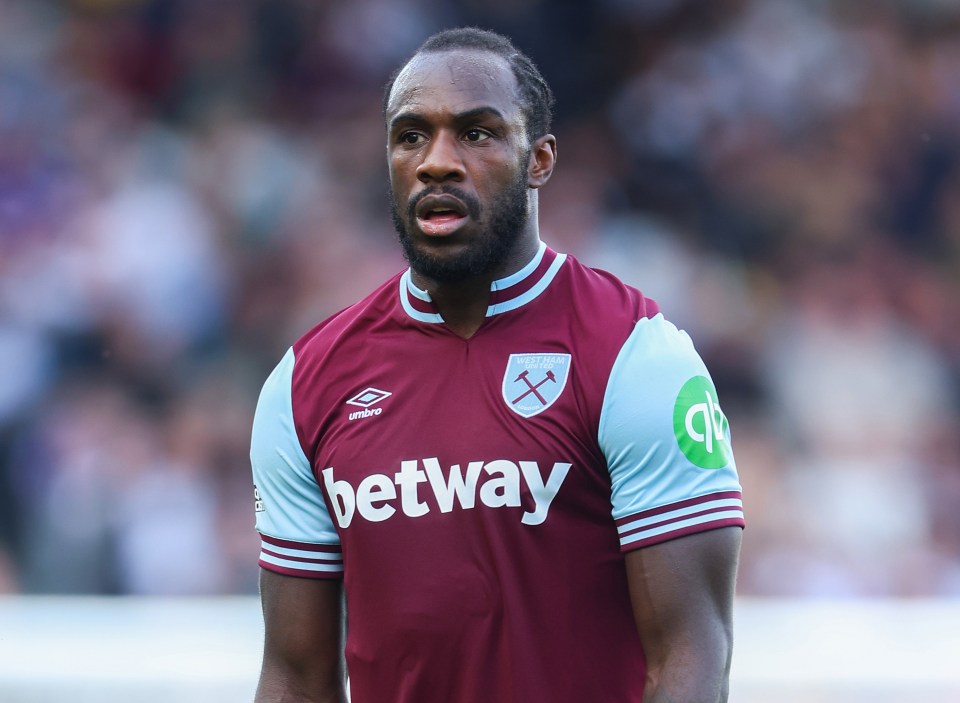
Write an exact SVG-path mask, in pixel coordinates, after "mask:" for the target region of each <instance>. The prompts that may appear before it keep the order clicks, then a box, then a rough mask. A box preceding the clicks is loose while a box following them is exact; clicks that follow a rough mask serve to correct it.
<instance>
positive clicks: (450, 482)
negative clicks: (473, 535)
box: [322, 457, 571, 528]
mask: <svg viewBox="0 0 960 703" xmlns="http://www.w3.org/2000/svg"><path fill="white" fill-rule="evenodd" d="M570 466H571V464H568V463H564V462H556V463H555V464H554V465H553V468H552V469H551V470H550V474H549V475H548V476H547V480H546V481H544V480H543V474H541V473H540V466H539V465H538V464H537V462H535V461H519V462H516V463H514V462H513V461H510V460H508V459H494V460H492V461H471V462H469V463H468V464H467V470H466V473H464V471H463V469H462V468H461V466H460V464H453V465H452V466H451V467H450V471H449V473H447V475H446V476H444V472H443V469H442V468H441V467H440V462H439V460H438V459H437V458H436V457H430V458H427V459H410V460H405V461H401V462H400V470H399V471H398V472H396V473H395V474H393V475H390V474H370V475H369V476H367V477H366V478H364V479H363V480H362V481H361V482H360V485H359V486H357V487H356V489H354V487H353V485H352V484H350V482H349V481H346V480H343V479H340V480H338V479H337V478H336V477H335V476H334V473H333V472H334V468H333V467H332V466H331V467H329V468H326V469H324V470H323V472H322V473H323V484H324V486H325V488H326V489H327V494H328V495H329V496H330V500H331V502H332V503H333V512H334V514H335V515H336V518H337V523H338V524H339V525H340V527H343V528H345V527H349V525H350V523H351V522H352V521H353V519H354V517H355V516H356V515H357V514H359V515H360V516H361V517H362V518H364V519H365V520H369V521H370V522H382V521H383V520H389V519H390V518H391V517H393V516H394V515H395V514H396V512H397V510H398V509H399V510H400V511H402V512H403V514H404V515H406V516H408V517H413V518H415V517H420V516H421V515H426V514H427V513H428V512H430V510H431V505H430V504H429V503H427V502H425V501H423V500H421V493H420V491H421V485H420V484H424V483H425V484H427V485H426V486H425V487H424V488H423V489H422V490H425V491H432V492H433V496H434V498H435V500H436V502H435V504H436V505H437V506H438V507H439V509H440V512H442V513H449V512H451V511H452V510H454V508H457V507H459V508H460V509H461V510H470V509H472V508H473V507H475V506H476V503H477V498H479V499H480V503H482V504H483V505H485V506H487V507H488V508H505V507H519V506H520V495H521V489H522V487H523V486H522V484H525V485H526V487H527V489H528V491H529V492H530V495H531V496H532V497H533V503H534V508H533V510H532V511H524V513H523V517H522V518H521V522H522V523H523V524H525V525H539V524H540V523H542V522H543V521H544V520H546V519H547V512H548V511H549V510H550V504H551V503H552V502H553V499H554V498H555V497H556V495H557V492H558V491H559V490H560V485H561V484H562V483H563V480H564V479H565V478H566V476H567V472H568V471H569V470H570ZM421 467H422V468H421ZM481 474H485V476H483V478H484V480H483V481H482V482H481Z"/></svg>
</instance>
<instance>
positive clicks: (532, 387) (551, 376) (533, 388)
mask: <svg viewBox="0 0 960 703" xmlns="http://www.w3.org/2000/svg"><path fill="white" fill-rule="evenodd" d="M529 375H530V372H529V371H526V370H525V371H521V372H520V375H519V376H517V377H516V378H515V379H514V380H513V382H514V383H516V382H517V381H523V382H524V383H526V384H527V390H525V391H524V392H523V393H521V394H520V395H518V396H517V397H516V398H514V399H513V401H512V403H513V405H516V404H517V403H519V402H520V401H521V400H523V399H524V398H526V397H527V396H528V395H530V394H531V393H533V395H535V396H536V397H537V400H539V401H540V402H541V403H542V404H543V405H546V404H547V399H546V398H544V397H543V396H542V395H540V391H538V390H537V389H538V388H539V387H540V386H542V385H543V384H544V383H546V382H547V381H553V382H554V383H556V382H557V376H556V374H555V373H553V371H550V370H549V369H548V370H547V375H546V376H544V377H543V379H541V380H540V381H538V382H537V383H530V379H529V378H527V376H529Z"/></svg>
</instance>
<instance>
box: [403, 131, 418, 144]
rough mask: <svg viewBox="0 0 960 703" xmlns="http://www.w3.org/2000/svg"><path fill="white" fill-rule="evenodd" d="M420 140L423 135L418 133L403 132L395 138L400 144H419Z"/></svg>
mask: <svg viewBox="0 0 960 703" xmlns="http://www.w3.org/2000/svg"><path fill="white" fill-rule="evenodd" d="M422 140H423V135H422V134H420V132H404V133H403V134H401V135H400V136H399V137H398V138H397V141H398V142H400V143H401V144H419V143H420V142H421V141H422Z"/></svg>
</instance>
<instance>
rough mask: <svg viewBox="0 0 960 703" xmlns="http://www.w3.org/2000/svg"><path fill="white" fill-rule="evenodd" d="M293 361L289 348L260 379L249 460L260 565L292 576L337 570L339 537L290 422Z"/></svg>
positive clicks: (340, 566) (328, 573)
mask: <svg viewBox="0 0 960 703" xmlns="http://www.w3.org/2000/svg"><path fill="white" fill-rule="evenodd" d="M294 363H295V359H294V353H293V349H292V348H291V349H290V350H288V351H287V353H286V354H285V355H284V357H283V359H282V360H281V361H280V363H279V364H278V365H277V367H276V368H275V369H274V370H273V373H271V374H270V376H269V378H267V381H266V383H264V386H263V390H262V391H261V392H260V400H259V402H258V403H257V410H256V413H255V414H254V418H253V434H252V438H251V442H250V463H251V465H252V467H253V482H254V492H255V497H256V525H257V531H258V532H259V533H260V535H261V540H262V541H261V552H260V565H261V566H262V567H264V568H266V569H270V570H273V571H278V572H280V573H285V574H292V575H296V576H308V577H314V578H316V577H323V576H333V575H339V573H340V572H342V571H343V560H342V556H341V554H340V547H339V545H340V537H339V535H338V534H337V531H336V530H335V529H334V526H333V522H332V521H331V519H330V515H329V513H328V512H327V506H326V503H325V502H324V499H323V493H322V492H321V490H320V486H319V485H318V484H317V481H316V479H315V478H314V476H313V472H312V470H311V468H310V462H309V460H308V459H307V457H306V455H305V454H304V453H303V449H302V447H301V446H300V440H299V438H298V436H297V431H296V428H295V426H294V420H293V400H292V395H291V386H292V381H293V367H294Z"/></svg>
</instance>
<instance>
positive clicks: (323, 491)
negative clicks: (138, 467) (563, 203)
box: [251, 28, 743, 703]
mask: <svg viewBox="0 0 960 703" xmlns="http://www.w3.org/2000/svg"><path fill="white" fill-rule="evenodd" d="M552 99H553V98H552V95H551V92H550V90H549V88H548V87H547V85H546V83H545V82H544V80H543V78H542V77H541V76H540V74H539V72H538V71H537V69H536V68H535V67H534V65H533V64H532V63H531V61H530V60H529V59H528V58H527V57H526V56H524V55H523V54H522V53H520V52H518V51H517V50H516V49H515V48H514V47H513V45H512V44H511V43H510V42H509V40H507V39H506V38H504V37H501V36H499V35H496V34H492V33H489V32H485V31H481V30H476V29H472V28H469V29H457V30H448V31H445V32H442V33H440V34H438V35H435V36H433V37H432V38H430V39H429V40H428V41H427V42H426V43H425V44H424V45H423V46H422V47H421V48H420V49H419V50H418V51H417V52H416V53H415V54H414V56H413V57H412V58H411V59H410V60H409V61H408V62H407V63H406V64H405V65H403V66H402V67H401V68H400V70H399V72H398V73H397V74H395V76H394V78H393V80H391V82H390V84H389V85H388V87H387V89H386V94H385V98H384V114H385V118H386V132H387V156H388V162H389V172H390V183H391V190H392V204H393V219H394V221H395V224H396V228H397V231H398V233H399V237H400V242H401V244H402V246H403V249H404V252H405V253H406V257H407V259H408V261H409V264H410V267H409V269H408V270H406V271H404V272H402V273H400V274H398V275H397V276H395V277H394V278H392V279H391V280H389V281H387V282H386V283H384V284H383V285H382V286H381V287H380V288H378V289H377V290H375V291H373V292H372V293H371V294H370V295H368V296H367V297H366V298H364V299H363V300H362V301H360V302H359V303H356V304H355V305H353V306H351V307H349V308H347V309H345V310H343V311H342V312H340V313H338V314H336V315H334V316H333V317H331V318H329V319H327V320H326V321H324V322H322V323H320V324H319V325H318V326H316V327H315V328H313V329H312V330H311V331H310V332H308V333H307V334H306V335H305V336H304V337H302V338H301V339H300V340H298V341H297V342H296V343H295V344H294V345H293V347H292V348H291V349H290V350H289V351H288V352H287V353H286V355H285V356H284V357H283V359H282V360H281V361H280V363H279V365H278V366H277V367H276V369H275V370H274V371H273V373H272V374H271V375H270V377H269V379H268V380H267V382H266V384H265V386H264V388H263V391H262V394H261V397H260V401H259V404H258V406H257V412H256V417H255V420H254V427H253V440H252V449H251V457H252V463H253V475H254V482H255V484H256V488H255V494H256V511H257V512H256V515H257V529H258V530H259V532H260V534H261V536H262V552H261V555H260V566H261V567H262V569H261V596H262V601H263V610H264V621H265V627H266V641H265V650H264V655H263V668H262V671H261V676H260V683H259V687H258V690H257V701H260V702H268V701H270V702H276V703H279V702H280V701H284V702H286V701H341V700H343V699H344V697H345V695H346V692H345V689H346V683H345V680H344V679H345V674H344V671H343V665H342V664H341V661H342V658H343V657H345V661H346V669H347V671H348V674H349V688H350V695H351V696H352V700H353V703H585V702H589V703H624V702H630V701H635V702H637V703H639V702H640V701H645V702H648V703H650V702H653V701H673V702H677V701H684V702H687V703H708V702H714V701H724V700H726V698H727V681H728V673H729V667H730V657H731V610H732V601H733V592H734V580H735V573H736V565H737V558H738V553H739V544H740V532H741V530H740V527H742V525H743V512H742V505H741V499H740V485H739V481H738V478H737V473H736V468H735V465H734V459H733V455H732V453H731V448H730V434H729V428H728V426H727V420H726V418H725V416H724V414H723V411H722V410H721V407H720V403H719V399H718V398H717V394H716V390H715V389H714V386H713V383H712V381H711V380H710V375H709V374H708V372H707V370H706V368H705V367H704V365H703V363H702V361H701V360H700V357H699V356H698V355H697V353H696V351H695V350H694V347H693V345H692V343H691V341H690V339H689V337H688V336H687V335H686V334H685V333H683V332H681V331H678V330H677V328H676V327H675V326H673V325H672V324H671V323H670V322H668V321H667V320H666V319H665V318H664V316H663V315H662V314H661V313H660V312H659V311H658V308H657V305H656V304H655V303H654V302H653V301H651V300H649V299H647V298H645V297H644V296H643V295H641V294H640V292H638V291H637V290H635V289H633V288H630V287H628V286H626V285H624V284H623V283H621V282H620V281H618V280H617V279H616V278H614V277H613V276H611V275H610V274H608V273H604V272H602V271H598V270H594V269H591V268H588V267H586V266H584V265H583V264H581V263H580V262H578V261H576V260H575V259H574V258H573V257H570V256H566V255H564V254H562V253H558V252H556V251H554V250H552V249H551V248H549V247H548V246H546V245H545V244H544V243H542V242H541V241H540V238H539V233H538V225H537V217H538V215H537V191H538V189H539V188H540V187H542V186H544V185H545V184H546V183H547V181H548V180H549V179H550V175H551V173H552V172H553V169H554V166H555V163H556V158H557V148H556V139H555V138H554V136H553V135H551V134H550V133H549V130H550V116H551V103H552ZM344 595H345V598H344V597H343V596H344ZM344 602H345V604H344ZM344 610H345V611H346V615H345V617H346V638H345V643H344V642H343V641H342V638H341V623H342V619H343V618H344Z"/></svg>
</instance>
